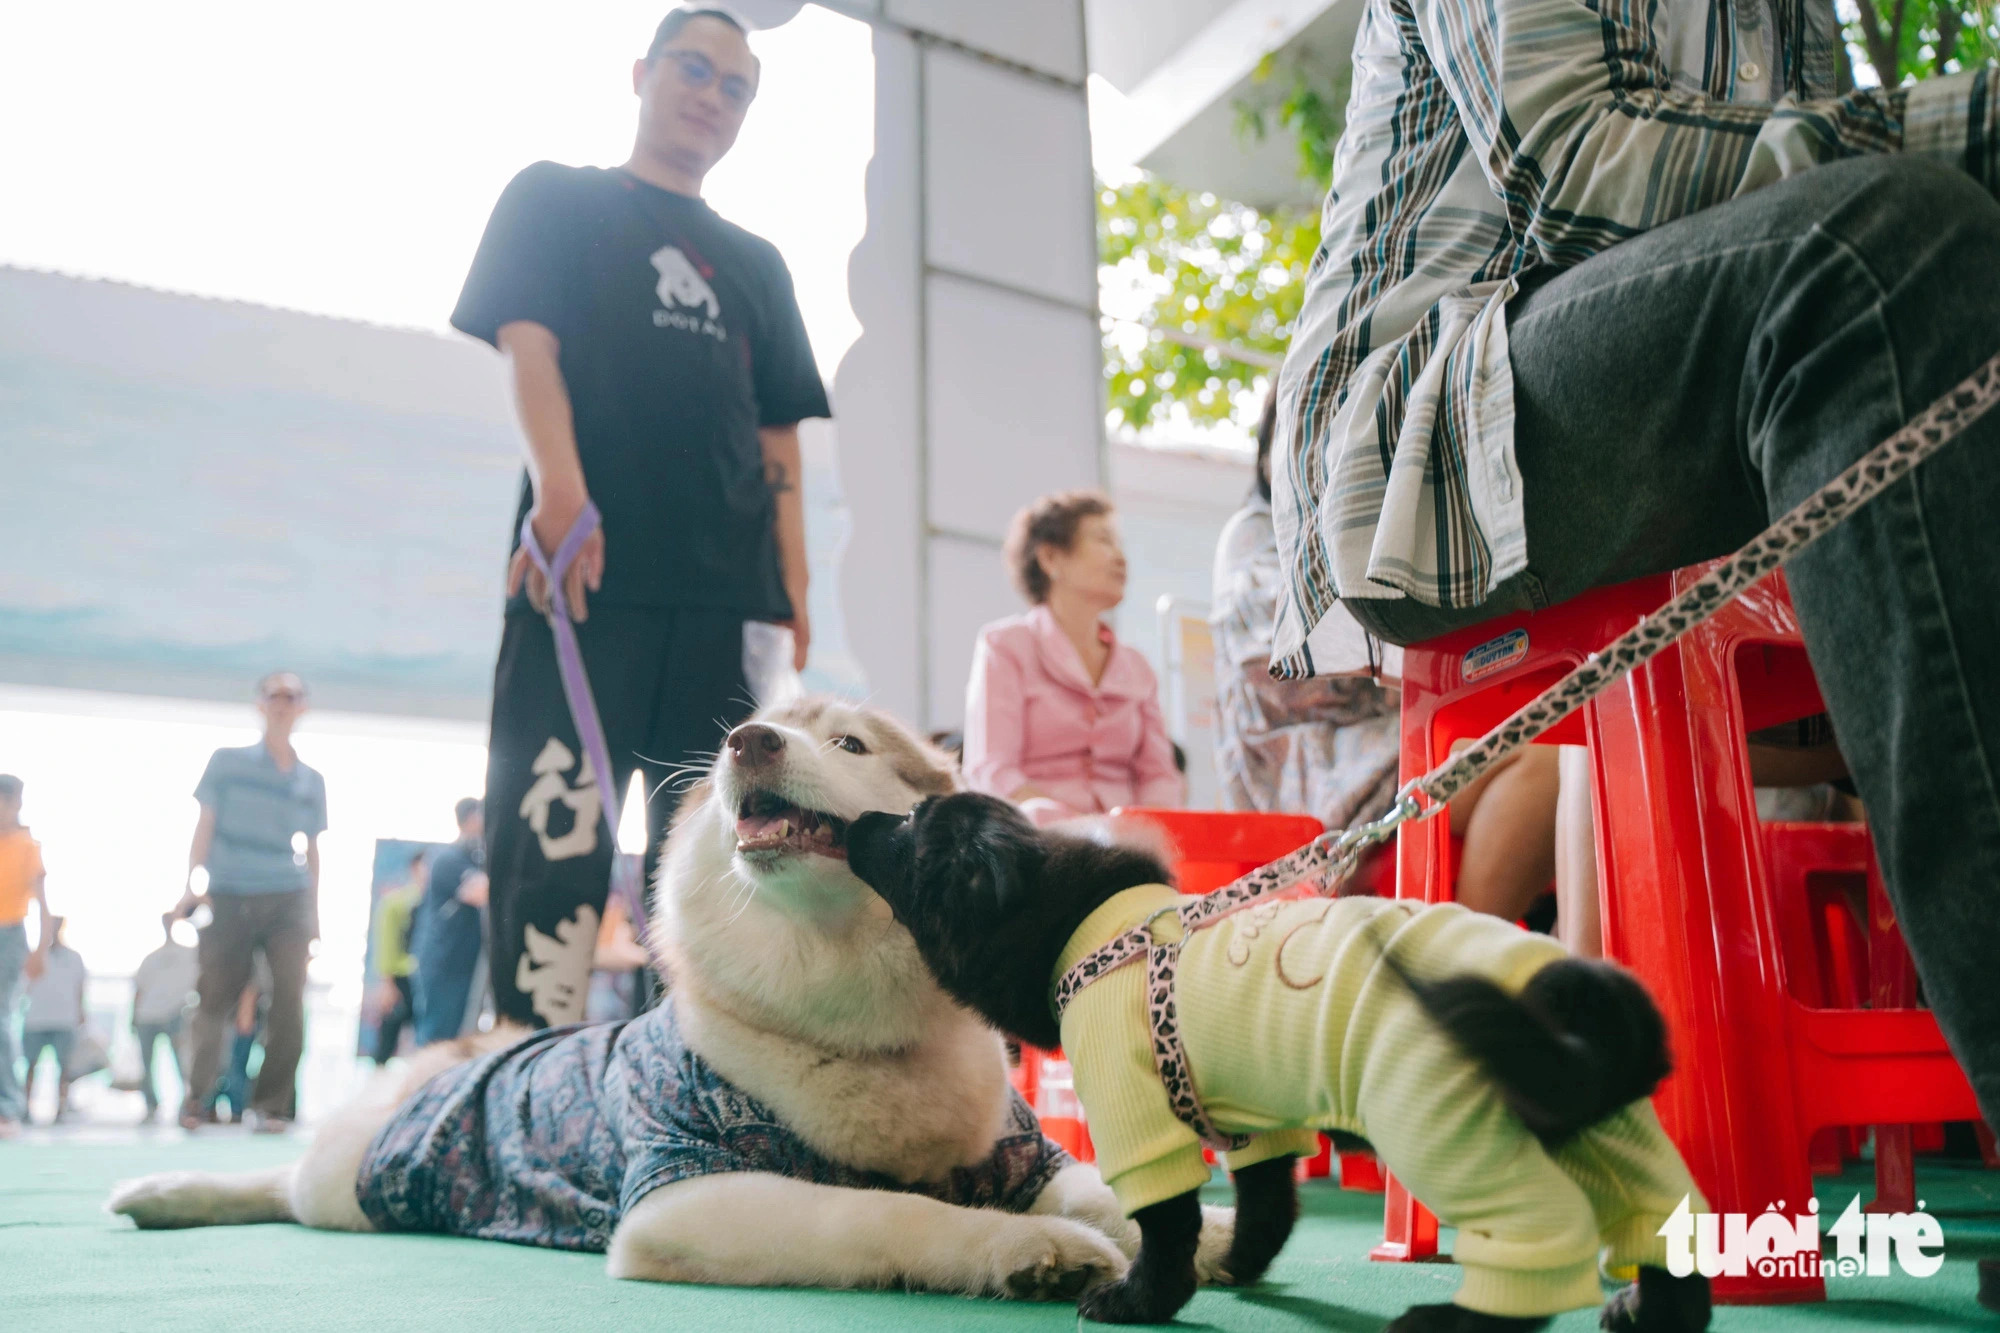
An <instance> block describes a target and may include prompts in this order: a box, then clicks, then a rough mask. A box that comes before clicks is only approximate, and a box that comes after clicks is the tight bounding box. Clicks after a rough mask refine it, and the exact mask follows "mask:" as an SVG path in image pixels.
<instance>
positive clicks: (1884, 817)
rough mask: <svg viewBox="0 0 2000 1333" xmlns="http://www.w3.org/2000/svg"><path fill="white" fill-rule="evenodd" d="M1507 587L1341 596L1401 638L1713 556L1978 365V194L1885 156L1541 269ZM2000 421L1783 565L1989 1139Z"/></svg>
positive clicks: (1987, 221) (1987, 342)
mask: <svg viewBox="0 0 2000 1333" xmlns="http://www.w3.org/2000/svg"><path fill="white" fill-rule="evenodd" d="M1507 318H1508V339H1509V342H1510V345H1511V349H1512V362H1513V371H1514V392H1515V406H1516V420H1515V437H1514V438H1515V452H1516V457H1517V460H1518V462H1519V465H1520V470H1521V477H1522V482H1523V486H1524V492H1523V495H1524V502H1525V505H1526V509H1527V525H1528V562H1529V568H1528V571H1527V572H1526V573H1523V574H1521V575H1517V576H1515V577H1514V578H1512V579H1509V580H1508V581H1507V582H1506V583H1504V584H1502V585H1501V586H1500V588H1498V589H1497V590H1496V595H1495V597H1494V598H1493V599H1491V600H1489V601H1488V602H1487V603H1485V604H1484V605H1482V606H1480V607H1477V608H1474V609H1471V610H1464V611H1450V610H1439V609H1436V608H1433V607H1426V606H1423V605H1421V604H1419V603H1417V602H1414V601H1396V602H1384V601H1350V602H1348V603H1347V605H1348V607H1349V608H1350V609H1351V610H1352V611H1353V612H1354V613H1355V616H1356V618H1357V619H1358V620H1360V622H1361V623H1362V624H1363V625H1364V626H1365V627H1367V628H1368V629H1370V630H1372V631H1373V632H1375V633H1376V634H1378V635H1379V636H1381V637H1382V638H1384V639H1387V640H1389V641H1391V642H1394V643H1405V644H1407V643H1415V642H1419V641H1421V640H1424V639H1428V638H1434V637H1436V636H1437V635H1439V634H1442V633H1445V632H1447V631H1449V630H1455V629H1460V628H1463V627H1465V626H1467V625H1471V624H1475V623H1477V622H1479V621H1482V620H1487V619H1490V618H1492V617H1493V616H1495V615H1499V614H1502V613H1504V612H1509V611H1518V610H1527V609H1535V608H1539V607H1541V606H1545V605H1549V604H1551V603H1555V602H1560V601H1563V600H1565V599H1567V598H1570V597H1574V596H1576V595H1577V594H1578V593H1580V592H1583V591H1584V590H1586V589H1589V588H1595V587H1601V586H1604V585H1606V584H1613V583H1619V582H1622V581H1624V580H1626V579H1631V578H1636V577H1638V576H1640V575H1642V574H1649V573H1658V572H1660V571H1663V570H1667V569H1671V568H1675V567H1677V566H1682V565H1689V564H1694V563H1696V562H1698V561H1701V560H1705V559H1709V558H1712V557H1714V556H1719V555H1722V554H1724V553H1726V552H1728V551H1731V550H1733V549H1735V548H1736V547H1737V546H1739V545H1741V544H1742V543H1743V542H1745V541H1747V540H1748V539H1749V538H1750V537H1752V536H1754V535H1755V534H1756V533H1757V532H1758V531H1759V530H1761V529H1762V528H1763V527H1764V526H1765V525H1766V524H1767V523H1768V522H1769V521H1770V519H1772V518H1773V517H1775V516H1777V515H1778V514H1781V513H1783V512H1784V511H1785V510H1787V509H1789V508H1791V507H1792V506H1793V505H1794V504H1796V503H1798V502H1799V501H1800V500H1802V499H1804V498H1805V497H1806V496H1807V495H1808V494H1810V493H1811V492H1812V491H1813V490H1815V489H1817V488H1818V487H1819V486H1820V485H1821V484H1823V483H1824V482H1826V481H1827V480H1829V479H1830V478H1831V477H1833V476H1834V474H1836V473H1837V472H1839V471H1840V470H1841V469H1843V468H1845V467H1847V466H1848V465H1849V464H1851V463H1852V462H1854V460H1855V459H1856V458H1858V457H1860V456H1861V455H1862V454H1863V453H1865V452H1867V451H1868V449H1870V448H1871V447H1873V446H1874V445H1875V444H1877V443H1878V442H1880V441H1881V440H1882V439H1883V438H1884V437H1885V436H1887V435H1889V434H1891V433H1892V432H1893V431H1895V429H1896V428H1897V427H1898V426H1900V425H1902V424H1903V422H1905V421H1906V420H1908V419H1909V418H1910V417H1912V416H1914V415H1915V414H1916V413H1917V412H1919V411H1921V410H1922V409H1923V408H1924V407H1926V406H1928V405H1929V404H1930V403H1931V402H1932V400H1934V399H1935V398H1937V397H1938V396H1939V395H1940V394H1942V393H1944V392H1945V391H1946V390H1947V389H1949V388H1951V387H1952V386H1953V385H1955V384H1957V383H1958V382H1959V381H1960V380H1962V379H1963V378H1965V376H1966V375H1968V374H1970V373H1971V372H1972V371H1973V370H1974V369H1976V368H1977V367H1978V366H1979V365H1980V364H1981V363H1982V362H1984V361H1985V360H1987V358H1989V357H1991V356H1992V355H1993V354H1994V353H1995V352H1996V351H2000V203H1996V202H1995V200H1994V198H1993V196H1992V195H1990V194H1989V193H1987V191H1986V190H1985V189H1984V188H1983V187H1981V186H1980V185H1979V184H1977V183H1976V182H1975V181H1974V180H1973V179H1972V178H1971V177H1970V176H1967V175H1965V174H1963V173H1960V172H1958V171H1954V170H1952V169H1950V168H1948V167H1945V166H1941V165H1939V164H1936V163H1932V162H1926V161H1922V160H1917V159H1912V158H1902V157H1896V156H1881V157H1872V158H1857V159H1850V160H1848V161H1844V162H1839V163H1835V164H1833V165H1829V166H1825V167H1819V168H1815V169H1813V170H1811V171H1808V172H1806V173H1804V174H1802V175H1800V176H1797V177H1795V178H1793V179H1791V180H1788V181H1785V182H1783V183H1780V184H1777V185H1772V186H1769V187H1767V188H1765V189H1762V190H1759V191H1757V192H1756V193H1754V194H1751V195H1748V196H1746V197H1744V198H1743V199H1740V200H1737V201H1735V202H1733V203H1730V204H1727V205H1723V206H1721V207H1717V208H1713V209H1709V210H1707V211H1705V212H1702V213H1698V214H1696V215H1694V216H1692V217H1688V218H1684V219H1682V220H1680V221H1678V222H1674V223H1670V224H1668V225H1666V226H1663V227H1660V228H1658V229H1657V230H1654V231H1650V232H1647V233H1646V234H1644V235H1642V236H1638V237H1635V238H1634V239H1632V240H1629V241H1626V242H1623V243H1622V244H1620V245H1617V246H1614V247H1613V248H1612V249H1610V250H1607V251H1605V252H1604V253H1603V254H1600V255H1598V256H1596V257H1595V258H1592V259H1589V260H1586V261H1585V262H1584V263H1581V264H1578V265H1576V266H1575V267H1573V268H1570V269H1567V270H1563V271H1560V272H1550V273H1545V274H1540V275H1537V276H1536V278H1535V279H1534V280H1533V281H1532V282H1530V284H1529V285H1528V286H1527V287H1526V288H1525V289H1524V290H1523V291H1522V293H1521V294H1520V295H1519V296H1517V297H1516V298H1515V299H1514V301H1513V302H1512V304H1510V306H1509V307H1508V311H1507ZM1996 513H2000V413H1994V414H1990V415H1988V416H1987V417H1986V418H1985V419H1984V420H1982V421H1981V422H1980V423H1979V424H1978V425H1976V426H1974V427H1973V428H1972V429H1971V430H1970V431H1968V432H1967V433H1966V434H1964V435H1962V436H1960V437H1959V438H1958V439H1957V440H1955V441H1954V442H1953V443H1951V444H1950V445H1947V446H1946V447H1945V449H1944V450H1943V451H1942V452H1941V453H1940V454H1938V455H1937V456H1936V457H1934V458H1932V459H1931V460H1930V461H1929V462H1927V463H1925V464H1924V465H1923V466H1922V467H1921V468H1920V469H1919V470H1918V471H1917V473H1916V474H1915V475H1914V476H1912V477H1911V478H1909V479H1908V480H1905V481H1903V482H1901V483H1899V484H1898V485H1896V486H1895V487H1893V488H1891V489H1890V490H1889V491H1888V492H1886V493H1885V494H1883V495H1882V496H1881V497H1880V498H1878V499H1876V500H1875V501H1874V502H1873V503H1872V504H1870V505H1869V506H1868V507H1866V508H1865V509H1863V510H1862V511H1861V512H1860V513H1859V514H1857V515H1856V516H1855V517H1854V518H1852V519H1850V520H1849V521H1848V522H1847V523H1846V524H1844V525H1843V526H1842V527H1840V528H1838V529H1837V530H1835V531H1834V532H1833V533H1831V534H1829V535H1828V536H1827V537H1825V538H1823V539H1822V540H1821V541H1820V542H1819V543H1818V544H1817V545H1815V546H1813V547H1812V548H1811V549H1810V550H1808V551H1807V552H1805V553H1804V554H1803V555H1801V556H1799V557H1797V558H1796V559H1794V560H1793V561H1792V562H1791V564H1790V566H1789V567H1788V574H1789V578H1790V580H1791V590H1792V600H1793V602H1794V604H1795V605H1796V606H1797V608H1798V613H1799V620H1800V622H1801V624H1802V625H1803V627H1804V630H1805V638H1806V647H1807V651H1808V653H1809V654H1810V656H1811V658H1812V663H1813V669H1814V671H1815V672H1816V673H1817V675H1818V677H1819V682H1820V687H1821V690H1822V692H1823V693H1824V694H1825V696H1826V701H1827V707H1828V710H1829V711H1830V712H1831V714H1832V716H1833V722H1834V728H1835V730H1836V732H1837V733H1838V734H1839V737H1840V746H1841V750H1842V752H1843V753H1844V754H1845V756H1846V758H1847V762H1848V765H1849V767H1850V768H1851V770H1852V771H1853V774H1854V778H1855V781H1856V782H1857V783H1858V784H1859V787H1860V790H1861V794H1862V796H1863V798H1864V799H1865V800H1866V801H1867V804H1868V817H1869V823H1870V825H1871V826H1872V828H1873V831H1874V834H1875V845H1876V850H1877V853H1878V855H1879V856H1880V858H1881V861H1882V869H1883V873H1884V875H1885V877H1886V878H1887V881H1888V888H1889V893H1890V896H1891V898H1892V899H1893V901H1894V903H1895V907H1896V912H1897V915H1898V917H1899V918H1900V921H1901V924H1902V929H1903V933H1904V936H1905V938H1906V939H1907V940H1908V941H1909V945H1910V951H1911V953H1912V954H1913V955H1914V956H1915V958H1916V962H1917V969H1918V972H1919V974H1920V975H1921V976H1922V978H1923V982H1924V990H1925V993H1926V995H1927V996H1928V998H1929V1000H1930V1003H1931V1006H1932V1008H1933V1009H1934V1010H1935V1011H1936V1013H1937V1018H1938V1022H1939V1025H1940V1026H1941V1027H1942V1028H1943V1029H1944V1033H1945V1037H1946V1039H1947V1040H1948V1041H1949V1042H1950V1043H1951V1047H1952V1050H1953V1051H1954V1052H1955V1053H1956V1054H1957V1056H1958V1058H1959V1060H1960V1061H1961V1062H1962V1063H1963V1064H1964V1065H1965V1068H1966V1071H1967V1073H1968V1074H1969V1075H1970V1076H1971V1079H1972V1084H1973V1087H1974V1088H1975V1090H1976V1091H1977V1092H1978V1095H1979V1099H1980V1105H1981V1106H1982V1107H1983V1108H1984V1110H1985V1113H1986V1118H1987V1120H1988V1121H1989V1122H1991V1123H1995V1124H2000V987H1996V986H1995V985H1994V984H1993V979H1992V971H1993V967H1994V963H1995V960H1996V959H2000V788H1997V787H1996V766H2000V536H1996V531H1995V527H1994V524H1995V517H1996Z"/></svg>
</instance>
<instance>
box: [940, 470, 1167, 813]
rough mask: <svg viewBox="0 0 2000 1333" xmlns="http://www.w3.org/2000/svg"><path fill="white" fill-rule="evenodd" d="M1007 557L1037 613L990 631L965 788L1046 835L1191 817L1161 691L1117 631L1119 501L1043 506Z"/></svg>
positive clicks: (970, 701)
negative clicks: (1135, 820)
mask: <svg viewBox="0 0 2000 1333" xmlns="http://www.w3.org/2000/svg"><path fill="white" fill-rule="evenodd" d="M1005 559H1006V562H1007V569H1008V572H1009V573H1010V574H1011V575H1012V576H1013V579H1014V586H1015V588H1016V589H1017V590H1018V591H1019V592H1020V594H1021V596H1022V598H1023V599H1024V600H1025V601H1026V602H1027V603H1028V611H1027V613H1026V614H1025V615H1019V616H1009V617H1008V618H1007V619H1005V620H997V621H995V622H993V623H992V624H990V625H988V626H986V627H985V628H984V629H982V630H980V631H979V644H978V647H977V648H976V649H975V650H974V652H973V658H972V678H971V680H970V681H969V682H968V684H967V686H966V692H965V754H964V770H965V782H966V785H967V786H968V787H970V788H971V789H972V790H974V791H982V792H986V793H988V794H989V795H993V796H999V797H1003V798H1005V799H1006V800H1010V801H1013V802H1014V803H1015V804H1017V805H1019V806H1020V807H1021V808H1022V809H1023V810H1024V811H1025V812H1027V814H1028V815H1029V817H1030V818H1032V819H1034V820H1035V821H1036V822H1037V823H1040V824H1047V823H1053V822H1055V821H1057V820H1061V819H1068V818H1072V817H1074V816H1077V815H1086V814H1097V813H1102V812H1104V811H1107V810H1110V809H1112V808H1114V807H1116V806H1121V805H1150V806H1178V805H1180V804H1181V803H1182V801H1183V800H1184V799H1185V795H1184V793H1185V790H1186V788H1185V786H1184V784H1183V782H1182V779H1181V775H1180V773H1179V772H1178V771H1177V770H1176V769H1175V767H1174V745H1173V741H1172V740H1170V739H1169V738H1168V736H1167V723H1166V718H1165V715H1164V714H1162V712H1161V711H1160V687H1159V682H1158V681H1157V680H1156V679H1154V676H1153V669H1152V667H1150V666H1148V665H1147V664H1146V659H1145V658H1144V657H1143V656H1141V655H1140V653H1139V651H1138V650H1137V649H1135V648H1133V647H1131V646H1129V645H1127V644H1124V643H1120V642H1119V640H1118V637H1117V635H1115V634H1113V633H1112V632H1111V627H1110V626H1109V625H1107V624H1105V623H1104V617H1105V616H1107V615H1109V614H1110V613H1111V612H1112V611H1113V610H1114V609H1116V607H1117V606H1118V604H1119V603H1120V602H1122V601H1124V600H1125V551H1124V548H1123V547H1122V546H1121V545H1120V544H1119V540H1118V526H1117V523H1116V516H1115V515H1114V513H1113V511H1112V508H1111V501H1110V500H1109V499H1107V498H1106V497H1105V496H1104V495H1102V494H1101V493H1099V492H1097V491H1065V492H1061V493H1059V494H1055V495H1045V496H1043V497H1042V498H1040V499H1039V500H1036V501H1035V502H1034V503H1033V504H1031V505H1029V506H1028V507H1027V508H1025V509H1023V510H1022V511H1021V512H1020V513H1018V514H1016V515H1015V516H1014V521H1013V523H1012V524H1011V525H1010V527H1009V529H1008V533H1007V542H1006V549H1005Z"/></svg>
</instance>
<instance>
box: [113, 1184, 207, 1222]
mask: <svg viewBox="0 0 2000 1333" xmlns="http://www.w3.org/2000/svg"><path fill="white" fill-rule="evenodd" d="M197 1187H198V1177H197V1175H196V1173H195V1172H193V1171H166V1172H162V1173H160V1174H158V1175H151V1176H140V1177H139V1178H138V1179H137V1180H121V1181H119V1182H118V1183H117V1184H116V1185H113V1186H112V1187H111V1197H110V1198H109V1199H107V1200H106V1201H105V1204H104V1207H105V1210H106V1211H107V1212H113V1213H118V1214H121V1215H123V1216H125V1217H129V1218H131V1219H132V1220H133V1221H134V1222H137V1223H138V1224H139V1225H140V1226H141V1227H144V1228H146V1229H147V1230H153V1229H155V1228H159V1227H184V1226H187V1225H189V1224H190V1223H191V1222H192V1221H194V1220H195V1219H193V1218H192V1217H191V1216H190V1213H191V1212H192V1211H193V1209H192V1207H191V1204H192V1200H191V1198H190V1196H191V1195H192V1194H193V1193H194V1192H195V1190H196V1188H197Z"/></svg>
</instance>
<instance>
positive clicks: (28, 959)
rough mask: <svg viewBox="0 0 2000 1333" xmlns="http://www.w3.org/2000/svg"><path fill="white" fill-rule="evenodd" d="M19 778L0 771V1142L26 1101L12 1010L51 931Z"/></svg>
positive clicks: (38, 967)
mask: <svg viewBox="0 0 2000 1333" xmlns="http://www.w3.org/2000/svg"><path fill="white" fill-rule="evenodd" d="M22 791H23V784H22V782H21V779H19V778H17V777H15V776H14V775H13V774H11V773H0V1139H10V1138H12V1137H14V1136H15V1135H16V1134H18V1133H20V1131H21V1122H22V1121H23V1120H25V1119H26V1118H27V1115H28V1100H27V1096H26V1094H25V1093H24V1092H23V1090H22V1088H21V1083H20V1075H19V1074H18V1073H17V1072H16V1066H17V1065H18V1064H19V1062H20V1047H19V1042H18V1038H17V1036H16V1030H15V1026H14V1011H15V1009H16V1008H17V1007H18V1005H19V1003H20V997H21V982H22V979H23V978H24V977H26V978H34V977H39V976H40V975H41V974H42V971H43V969H44V968H45V967H46V966H47V963H48V953H49V945H50V943H51V942H52V938H53V935H52V932H51V930H50V928H49V900H48V898H47V896H46V895H45V893H44V892H43V885H44V881H45V880H46V878H47V876H46V874H45V873H44V871H43V868H42V845H41V844H40V843H38V842H36V841H35V839H34V837H33V835H31V834H30V833H29V832H28V828H27V825H25V824H23V823H22V822H21V794H22ZM31 904H32V905H33V906H35V907H37V908H38V909H39V910H40V917H39V924H38V926H37V929H38V930H39V931H40V932H41V938H40V940H39V941H38V942H37V944H36V945H35V948H34V951H33V952H30V951H29V949H28V908H29V906H30V905H31Z"/></svg>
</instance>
